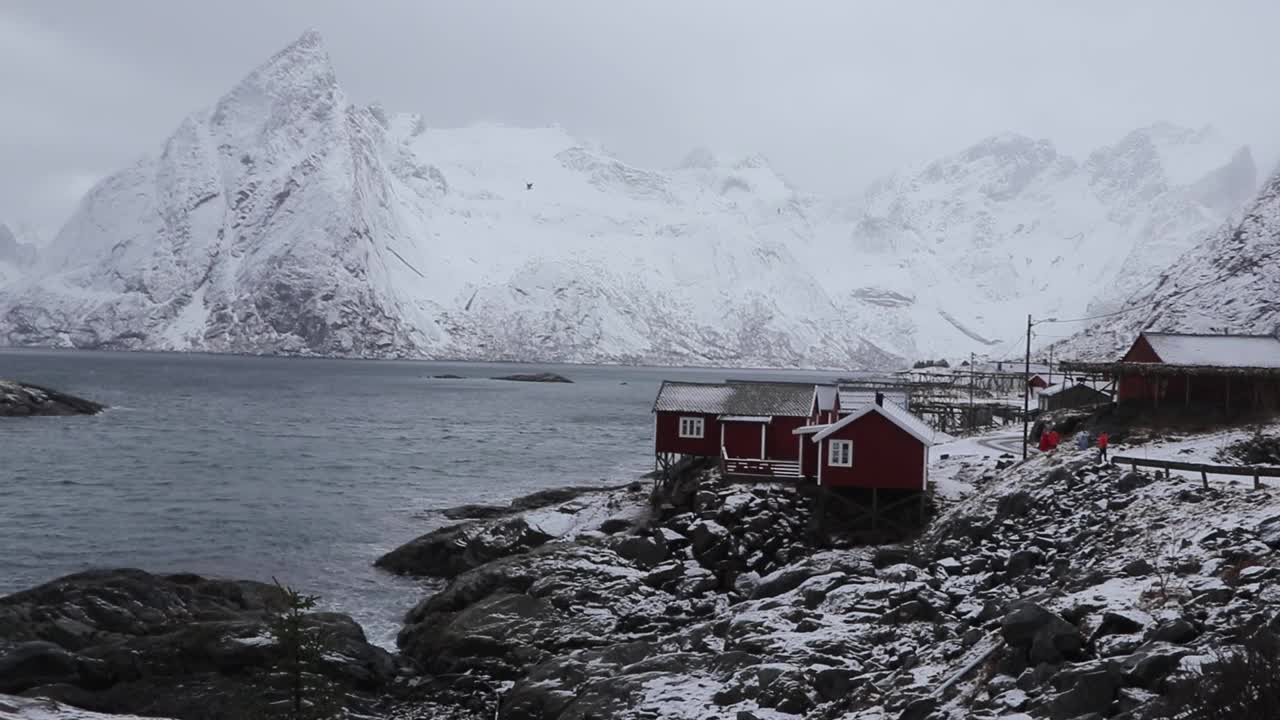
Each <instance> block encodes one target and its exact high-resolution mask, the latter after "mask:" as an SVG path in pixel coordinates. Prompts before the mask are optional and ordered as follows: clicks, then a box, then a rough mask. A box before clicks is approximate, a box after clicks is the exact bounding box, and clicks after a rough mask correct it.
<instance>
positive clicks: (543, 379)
mask: <svg viewBox="0 0 1280 720" xmlns="http://www.w3.org/2000/svg"><path fill="white" fill-rule="evenodd" d="M490 379H491V380H510V381H512V382H537V383H571V382H573V381H572V380H570V379H569V378H567V377H565V376H563V375H557V374H555V373H550V372H542V373H516V374H515V375H500V376H498V377H495V378H490Z"/></svg>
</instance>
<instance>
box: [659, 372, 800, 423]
mask: <svg viewBox="0 0 1280 720" xmlns="http://www.w3.org/2000/svg"><path fill="white" fill-rule="evenodd" d="M812 403H813V385H810V384H807V383H770V382H748V381H733V382H728V383H693V382H672V381H669V380H665V381H663V383H662V388H661V389H660V390H658V398H657V400H655V401H654V403H653V411H654V412H688V413H705V414H708V415H736V416H768V417H775V416H779V415H781V416H789V417H808V415H809V408H810V407H811V405H812Z"/></svg>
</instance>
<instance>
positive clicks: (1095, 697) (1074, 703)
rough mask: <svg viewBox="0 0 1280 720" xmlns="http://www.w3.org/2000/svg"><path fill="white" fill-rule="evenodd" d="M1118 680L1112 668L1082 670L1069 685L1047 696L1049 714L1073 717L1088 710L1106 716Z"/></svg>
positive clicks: (1056, 717)
mask: <svg viewBox="0 0 1280 720" xmlns="http://www.w3.org/2000/svg"><path fill="white" fill-rule="evenodd" d="M1121 684H1122V681H1121V677H1120V673H1119V672H1118V671H1116V670H1114V669H1101V670H1095V671H1093V672H1087V673H1083V674H1081V675H1079V676H1077V677H1076V679H1075V683H1074V684H1073V685H1072V686H1071V689H1069V690H1067V691H1065V692H1062V693H1059V694H1057V695H1055V696H1053V697H1052V698H1051V699H1050V700H1049V703H1048V708H1049V717H1051V718H1053V720H1072V719H1073V718H1078V717H1080V716H1081V715H1089V714H1090V713H1097V714H1099V715H1100V716H1103V717H1105V716H1106V715H1107V714H1108V709H1109V708H1110V707H1111V703H1112V702H1114V701H1115V699H1116V691H1118V690H1119V689H1120V686H1121Z"/></svg>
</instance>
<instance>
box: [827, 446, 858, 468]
mask: <svg viewBox="0 0 1280 720" xmlns="http://www.w3.org/2000/svg"><path fill="white" fill-rule="evenodd" d="M827 464H828V465H833V466H835V467H853V441H852V440H832V441H831V445H829V446H828V447H827Z"/></svg>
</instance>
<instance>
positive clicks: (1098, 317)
mask: <svg viewBox="0 0 1280 720" xmlns="http://www.w3.org/2000/svg"><path fill="white" fill-rule="evenodd" d="M1218 281H1219V278H1216V277H1215V278H1210V279H1208V280H1206V281H1204V282H1202V283H1199V284H1197V285H1192V286H1191V287H1189V288H1187V289H1186V290H1183V291H1181V292H1179V293H1177V294H1176V295H1172V296H1170V297H1169V298H1164V299H1163V300H1162V299H1156V300H1152V301H1151V302H1148V303H1143V304H1141V305H1132V306H1130V307H1127V308H1124V309H1122V310H1116V311H1115V312H1109V313H1103V314H1101V315H1091V316H1089V317H1082V318H1070V319H1067V320H1059V319H1057V318H1054V319H1053V320H1037V321H1036V325H1040V324H1054V325H1060V324H1063V323H1073V322H1085V321H1088V320H1102V319H1105V318H1109V317H1115V316H1117V315H1123V314H1125V313H1127V312H1132V311H1134V310H1141V309H1142V308H1144V307H1150V306H1152V305H1159V304H1160V303H1161V302H1163V301H1164V300H1168V299H1172V298H1174V297H1178V296H1179V295H1186V294H1187V293H1189V292H1191V291H1192V290H1199V289H1200V288H1202V287H1205V286H1207V285H1211V284H1213V283H1216V282H1218Z"/></svg>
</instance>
